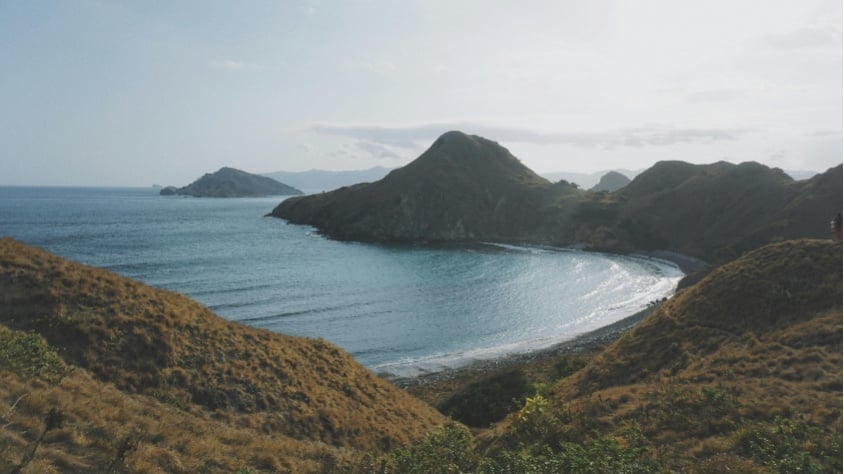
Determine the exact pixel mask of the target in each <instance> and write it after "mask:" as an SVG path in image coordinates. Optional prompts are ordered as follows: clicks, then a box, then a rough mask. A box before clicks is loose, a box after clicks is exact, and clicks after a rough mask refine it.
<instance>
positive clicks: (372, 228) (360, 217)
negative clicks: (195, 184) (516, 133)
mask: <svg viewBox="0 0 844 474" xmlns="http://www.w3.org/2000/svg"><path fill="white" fill-rule="evenodd" d="M556 189H557V188H555V187H554V186H553V185H551V184H550V183H549V182H548V181H547V180H545V179H544V178H541V177H539V176H538V175H536V174H535V173H534V172H533V171H531V170H530V169H528V168H527V167H525V166H524V165H522V164H521V162H519V160H518V159H516V158H515V157H514V156H513V155H512V154H510V152H509V151H507V149H506V148H504V147H502V146H500V145H498V144H497V143H495V142H492V141H490V140H486V139H484V138H481V137H478V136H471V135H466V134H464V133H461V132H449V133H446V134H444V135H443V136H441V137H440V138H439V139H437V141H436V142H434V144H433V145H432V146H431V147H430V148H429V149H428V150H427V151H425V153H423V154H422V155H421V156H420V157H419V158H417V159H416V160H415V161H413V162H412V163H410V164H408V165H407V166H405V167H403V168H399V169H396V170H393V171H392V172H390V174H388V175H387V176H386V177H385V178H383V179H382V180H380V181H377V182H375V183H369V184H360V185H356V186H351V187H345V188H341V189H338V190H335V191H333V192H329V193H324V194H320V195H314V196H305V197H301V198H291V199H287V200H285V201H284V202H282V203H281V204H280V205H279V206H278V207H276V208H275V209H274V210H273V211H272V213H271V215H272V216H275V217H281V218H284V219H287V220H288V221H290V222H293V223H299V224H309V225H313V226H315V227H317V228H318V229H319V230H320V231H321V232H323V233H324V234H326V235H328V236H330V237H333V238H337V239H353V240H372V241H396V240H408V241H416V240H422V241H443V240H449V241H454V240H458V241H459V240H476V239H490V240H526V239H532V238H534V239H535V238H538V236H539V233H538V231H537V229H538V228H539V227H541V226H542V224H543V219H544V218H543V215H542V209H541V203H542V202H543V201H544V200H547V199H548V196H550V195H552V194H554V193H555V192H557V191H555V190H556Z"/></svg>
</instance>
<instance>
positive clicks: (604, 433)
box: [480, 240, 842, 472]
mask: <svg viewBox="0 0 844 474" xmlns="http://www.w3.org/2000/svg"><path fill="white" fill-rule="evenodd" d="M841 303H842V247H841V243H840V242H832V241H822V240H800V241H786V242H782V243H778V244H772V245H768V246H765V247H763V248H760V249H757V250H755V251H753V252H751V253H749V254H747V255H746V256H744V257H742V258H740V259H738V260H736V261H733V262H730V263H728V264H725V265H723V266H721V267H720V268H718V269H716V270H715V271H713V272H711V273H710V274H709V275H707V276H706V277H705V278H704V279H702V280H701V281H700V282H698V283H697V284H695V285H693V286H690V287H688V288H686V289H684V290H682V291H680V292H679V293H678V294H677V295H675V296H674V297H673V298H672V299H670V300H669V301H667V302H665V303H663V304H662V305H661V306H660V307H658V308H657V309H656V310H655V311H654V312H653V313H652V314H651V315H650V316H649V317H648V318H647V319H645V320H644V321H643V322H642V323H641V324H640V325H639V326H637V327H636V328H635V329H634V330H632V331H630V332H629V333H627V334H625V335H624V336H622V337H621V338H620V339H618V340H617V341H616V342H614V343H613V344H612V345H610V346H609V347H608V348H607V349H606V350H605V351H604V352H602V353H601V354H599V355H598V356H596V357H595V358H593V359H592V360H591V361H590V362H589V363H588V364H587V365H586V367H584V368H583V369H582V370H580V371H579V372H578V373H576V374H575V375H574V376H572V377H570V378H567V379H564V380H563V381H561V382H559V383H557V384H556V385H555V386H553V387H552V388H551V390H550V391H549V392H548V393H546V394H544V395H541V396H539V397H535V398H533V399H529V400H528V402H527V403H526V404H525V406H524V407H523V408H522V409H521V410H520V411H519V412H518V413H516V414H514V415H512V416H511V417H509V418H508V419H507V420H506V421H505V422H504V423H502V424H501V425H500V426H498V427H497V428H496V429H495V430H492V431H490V432H489V433H486V434H484V435H483V436H482V437H481V438H480V445H481V446H482V447H483V449H489V451H488V452H487V454H488V455H493V454H494V453H500V452H502V451H501V450H508V449H510V450H512V449H516V450H518V451H520V452H522V453H523V454H524V453H528V452H529V453H532V454H531V455H530V456H528V457H529V458H530V459H533V460H535V459H537V458H541V457H543V456H545V458H546V459H555V456H557V458H559V457H560V456H564V455H565V453H566V452H567V451H566V449H571V446H581V447H583V446H590V443H592V444H593V445H594V443H595V442H598V443H606V442H607V440H608V439H609V440H610V441H612V442H617V443H619V444H618V445H619V446H627V447H634V448H635V450H634V451H633V452H632V455H631V452H630V451H627V452H626V454H627V455H631V458H630V459H628V461H629V465H635V464H636V463H637V462H641V463H643V464H641V466H651V465H652V464H651V463H652V462H653V463H656V464H653V465H654V466H656V465H658V466H660V469H667V470H670V471H688V472H726V470H728V469H730V470H732V471H736V472H798V471H801V472H840V471H841V455H842V452H841V426H842V417H841V408H842V324H841V318H842V312H841ZM561 443H562V444H561ZM571 443H573V444H571ZM519 446H522V448H519ZM608 446H609V445H608ZM566 447H568V448H566ZM549 449H550V451H548V450H549ZM561 449H562V451H560V450H561ZM543 450H544V451H543ZM610 451H611V450H610ZM555 452H556V454H553V453H555ZM618 452H621V451H618ZM542 453H544V454H542ZM561 453H562V454H561ZM643 469H644V470H651V468H647V469H645V468H644V467H643Z"/></svg>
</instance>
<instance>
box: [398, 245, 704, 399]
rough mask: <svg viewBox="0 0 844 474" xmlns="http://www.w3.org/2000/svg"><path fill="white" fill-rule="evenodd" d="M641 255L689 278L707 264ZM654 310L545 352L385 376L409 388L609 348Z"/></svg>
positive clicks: (678, 256) (661, 254) (675, 255)
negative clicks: (665, 263)
mask: <svg viewBox="0 0 844 474" xmlns="http://www.w3.org/2000/svg"><path fill="white" fill-rule="evenodd" d="M639 255H643V256H646V257H651V258H658V259H661V260H667V261H669V262H672V263H674V264H675V265H677V266H678V267H679V268H680V270H681V271H682V272H683V273H685V274H686V275H688V274H690V273H693V272H696V271H698V270H701V269H703V268H704V267H705V266H706V262H703V261H701V260H698V259H696V258H693V257H689V256H686V255H682V254H678V253H676V252H668V251H654V252H643V253H640V254H639ZM655 307H656V306H651V307H649V308H646V309H644V310H642V311H639V312H637V313H635V314H632V315H630V316H628V317H626V318H624V319H621V320H619V321H616V322H614V323H612V324H610V325H608V326H604V327H602V328H598V329H595V330H594V331H591V332H588V333H586V334H581V335H580V336H577V337H575V338H573V339H571V340H568V341H563V342H560V343H558V344H555V345H553V346H551V347H548V348H545V349H540V350H537V351H532V352H526V353H520V354H511V355H507V356H504V357H501V358H496V359H489V360H479V361H476V362H474V363H472V364H469V365H466V366H463V367H459V368H454V369H445V370H442V371H438V372H432V373H428V374H422V375H418V376H416V377H392V376H388V375H385V376H383V377H384V378H385V379H386V380H388V381H390V382H391V383H393V384H394V385H396V386H398V387H402V388H408V387H414V386H419V385H427V384H432V383H438V382H442V381H445V380H450V379H453V378H456V377H459V376H462V375H464V374H466V373H469V372H488V371H491V370H498V369H502V368H507V367H515V366H520V365H524V364H528V363H530V362H532V361H538V360H542V359H547V358H553V357H558V356H562V355H566V354H578V353H585V352H588V351H591V350H594V349H596V348H599V347H603V346H606V345H607V344H609V343H610V342H612V341H614V340H615V339H617V338H618V337H619V336H621V335H622V334H624V333H625V332H627V331H628V330H629V329H630V328H632V327H634V326H636V325H637V324H639V322H640V321H642V320H643V319H645V317H647V315H649V314H650V313H651V312H652V311H653V310H654V308H655Z"/></svg>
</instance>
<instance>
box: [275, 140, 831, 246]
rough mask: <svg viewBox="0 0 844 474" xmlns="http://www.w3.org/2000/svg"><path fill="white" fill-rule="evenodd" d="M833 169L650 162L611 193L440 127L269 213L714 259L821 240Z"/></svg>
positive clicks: (326, 226) (439, 234) (404, 234)
mask: <svg viewBox="0 0 844 474" xmlns="http://www.w3.org/2000/svg"><path fill="white" fill-rule="evenodd" d="M843 187H844V186H842V167H841V166H840V165H839V166H837V167H835V168H832V169H830V170H827V171H826V172H825V173H823V174H820V175H817V176H815V177H813V178H812V179H810V180H806V181H794V180H793V179H791V178H790V177H789V176H788V175H787V174H785V173H784V172H783V171H781V170H779V169H776V168H768V167H767V166H764V165H761V164H758V163H753V162H748V163H741V164H738V165H734V164H730V163H726V162H718V163H713V164H708V165H694V164H690V163H684V162H681V161H666V162H659V163H657V164H655V165H654V166H653V167H652V168H650V169H648V170H646V171H644V172H642V173H641V174H639V175H638V176H637V177H636V178H635V179H634V180H633V181H631V182H630V183H629V184H627V185H626V186H624V187H623V188H620V189H619V190H618V191H615V192H604V191H582V190H580V189H577V187H576V186H574V185H570V184H569V183H566V182H559V183H555V184H552V183H550V182H548V181H547V180H545V179H544V178H541V177H539V176H537V175H536V174H535V173H533V172H532V171H531V170H530V169H528V168H527V167H525V166H524V165H522V164H521V162H519V160H518V159H517V158H515V157H514V156H513V155H512V154H510V153H509V151H507V149H505V148H503V147H501V146H499V145H498V144H497V143H495V142H492V141H489V140H486V139H484V138H481V137H477V136H470V135H465V134H463V133H461V132H449V133H447V134H445V135H443V136H442V137H440V138H439V139H437V141H436V142H434V144H433V145H432V146H431V147H430V148H429V149H428V150H427V151H426V152H425V153H423V154H422V155H421V156H420V157H419V158H417V159H416V160H415V161H413V162H412V163H410V164H408V165H407V166H405V167H403V168H398V169H396V170H393V171H392V172H391V173H390V174H389V175H387V176H386V177H385V178H384V179H382V180H380V181H377V182H375V183H367V184H359V185H355V186H350V187H345V188H341V189H338V190H336V191H333V192H328V193H323V194H319V195H311V196H303V197H296V198H290V199H287V200H285V201H283V202H282V203H281V204H279V205H278V206H277V207H276V208H275V209H274V210H273V211H272V213H271V215H272V216H275V217H281V218H284V219H286V220H288V221H289V222H292V223H296V224H307V225H311V226H314V227H316V228H317V229H318V230H319V231H320V232H322V233H323V234H325V235H327V236H329V237H331V238H335V239H341V240H361V241H478V240H484V241H508V242H528V243H537V244H551V245H559V246H575V247H585V248H593V249H600V250H611V251H622V252H637V251H652V250H668V251H674V252H680V253H683V254H687V255H690V256H693V257H697V258H700V259H703V260H707V261H717V262H724V261H727V260H730V259H732V258H735V257H737V256H739V255H741V254H742V253H744V252H746V251H748V250H751V249H753V248H757V247H759V246H760V245H764V244H766V243H769V242H776V241H779V240H783V239H792V238H802V237H809V238H826V237H828V236H829V228H828V227H829V220H830V218H831V217H832V216H833V215H835V214H836V213H837V212H839V211H840V206H841V202H842V199H843V198H842V188H843Z"/></svg>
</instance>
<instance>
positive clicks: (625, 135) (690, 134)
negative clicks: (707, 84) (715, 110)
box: [311, 122, 752, 149]
mask: <svg viewBox="0 0 844 474" xmlns="http://www.w3.org/2000/svg"><path fill="white" fill-rule="evenodd" d="M311 130H313V131H315V132H317V133H322V134H328V135H335V136H343V137H349V138H355V139H358V140H362V141H364V142H367V143H378V144H382V145H386V146H391V147H398V148H407V149H418V148H419V146H420V143H421V144H425V143H430V142H432V141H433V140H434V139H436V138H437V137H438V136H439V135H442V134H443V133H445V132H447V131H449V130H461V131H463V132H466V133H471V134H475V135H481V136H483V137H485V138H488V139H490V140H496V141H502V142H518V143H530V144H537V145H560V144H562V145H572V146H577V147H585V148H605V149H607V148H617V147H644V146H668V145H676V144H688V143H699V142H713V141H731V140H736V139H738V138H739V137H740V136H742V135H745V134H747V133H749V132H751V131H752V130H749V129H718V128H673V127H661V126H654V125H650V126H646V127H640V128H628V129H617V130H606V131H586V132H584V131H550V132H549V131H536V130H529V129H524V128H517V127H497V126H490V125H482V124H473V123H470V122H451V123H449V122H443V123H427V124H419V125H414V126H404V127H401V126H384V125H354V124H314V125H312V126H311Z"/></svg>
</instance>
